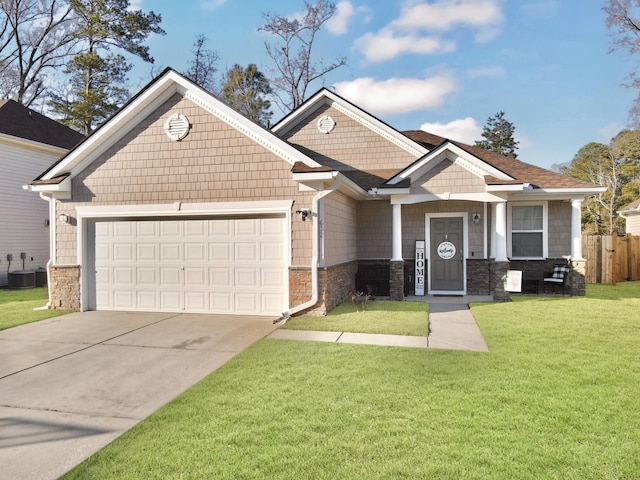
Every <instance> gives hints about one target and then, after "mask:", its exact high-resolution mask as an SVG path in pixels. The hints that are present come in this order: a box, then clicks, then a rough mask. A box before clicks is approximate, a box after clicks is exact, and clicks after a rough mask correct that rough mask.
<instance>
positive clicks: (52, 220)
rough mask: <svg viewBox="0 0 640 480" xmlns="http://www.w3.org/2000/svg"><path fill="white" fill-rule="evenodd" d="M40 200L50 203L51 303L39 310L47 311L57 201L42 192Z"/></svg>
mask: <svg viewBox="0 0 640 480" xmlns="http://www.w3.org/2000/svg"><path fill="white" fill-rule="evenodd" d="M40 198H42V199H43V200H46V201H47V202H49V229H50V230H49V260H48V261H47V292H48V296H49V301H48V302H47V304H46V305H45V306H44V307H41V308H39V309H42V310H46V309H49V308H51V266H52V265H54V257H55V254H56V201H55V198H53V194H49V195H47V194H46V193H45V192H40Z"/></svg>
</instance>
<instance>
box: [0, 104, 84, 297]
mask: <svg viewBox="0 0 640 480" xmlns="http://www.w3.org/2000/svg"><path fill="white" fill-rule="evenodd" d="M82 138H83V136H82V135H81V134H79V133H78V132H76V131H74V130H72V129H70V128H69V127H66V126H64V125H62V124H60V123H58V122H56V121H54V120H51V119H50V118H48V117H46V116H44V115H41V114H39V113H38V112H36V111H34V110H31V109H30V108H28V107H25V106H24V105H22V104H20V103H18V102H16V101H14V100H0V166H1V167H2V175H0V218H1V219H2V226H0V286H5V285H7V284H8V283H9V282H8V277H9V273H12V272H15V271H16V270H35V269H38V268H39V267H42V268H44V267H45V266H46V265H47V261H48V260H49V209H48V206H47V203H46V202H43V201H42V200H41V199H40V198H38V195H34V194H33V193H30V192H28V191H25V190H24V189H23V188H22V186H23V185H24V184H25V183H27V182H29V181H31V180H32V179H33V178H34V177H35V176H36V175H39V174H40V173H41V172H42V171H43V170H44V169H46V168H48V167H49V166H50V165H51V164H52V163H53V162H55V161H56V160H59V159H60V158H61V157H62V156H63V155H64V154H65V153H67V152H68V151H69V149H70V148H71V147H73V146H74V145H75V144H76V143H78V142H79V141H80V140H82Z"/></svg>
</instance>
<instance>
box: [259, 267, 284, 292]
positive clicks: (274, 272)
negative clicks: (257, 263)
mask: <svg viewBox="0 0 640 480" xmlns="http://www.w3.org/2000/svg"><path fill="white" fill-rule="evenodd" d="M286 284H287V277H286V275H285V272H283V271H282V269H281V268H262V269H260V286H261V287H270V288H276V289H283V287H285V285H286Z"/></svg>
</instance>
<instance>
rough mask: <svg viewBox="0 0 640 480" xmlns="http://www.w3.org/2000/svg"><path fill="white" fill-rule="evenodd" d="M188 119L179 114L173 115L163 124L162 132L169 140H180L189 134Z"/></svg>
mask: <svg viewBox="0 0 640 480" xmlns="http://www.w3.org/2000/svg"><path fill="white" fill-rule="evenodd" d="M190 128H191V125H189V119H188V118H187V117H185V116H184V115H182V114H181V113H174V114H173V115H171V116H170V117H169V118H167V121H166V122H165V124H164V131H165V132H166V133H167V137H169V138H170V139H171V140H176V141H178V140H182V139H183V138H184V137H186V136H187V135H188V133H189V129H190Z"/></svg>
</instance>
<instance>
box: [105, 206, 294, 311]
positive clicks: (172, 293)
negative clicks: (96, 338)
mask: <svg viewBox="0 0 640 480" xmlns="http://www.w3.org/2000/svg"><path fill="white" fill-rule="evenodd" d="M285 229H286V222H285V219H284V218H282V217H265V218H233V219H230V218H224V219H220V218H217V219H194V220H180V219H171V220H157V219H155V220H129V221H127V220H124V221H99V220H98V221H96V222H95V271H96V276H95V306H96V309H97V310H134V311H135V310H140V311H171V312H174V311H175V312H192V313H236V314H247V315H279V314H280V313H281V312H282V311H283V310H286V308H287V301H288V295H287V291H288V283H289V282H288V274H287V271H288V270H287V251H288V250H287V248H286V247H287V245H286V238H287V235H286V230H285Z"/></svg>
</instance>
